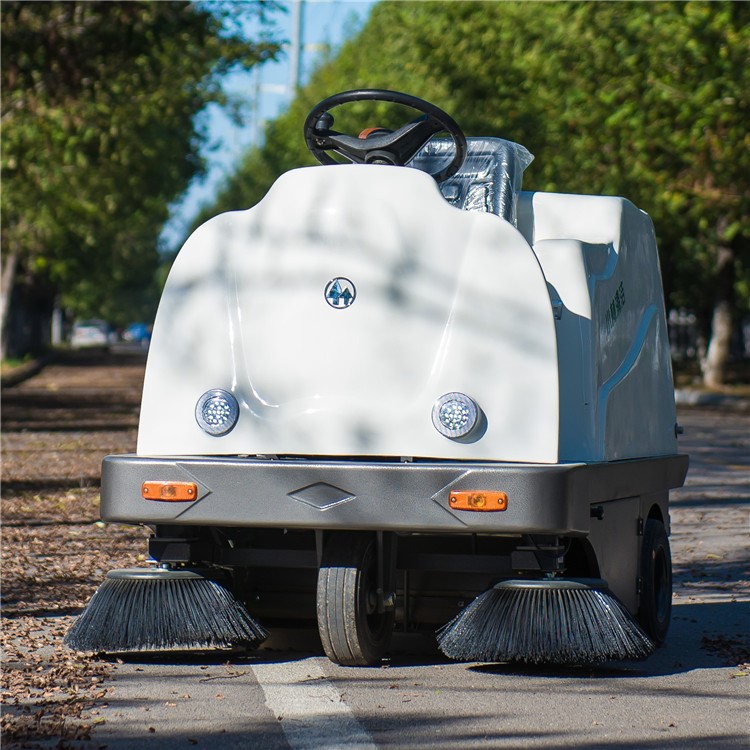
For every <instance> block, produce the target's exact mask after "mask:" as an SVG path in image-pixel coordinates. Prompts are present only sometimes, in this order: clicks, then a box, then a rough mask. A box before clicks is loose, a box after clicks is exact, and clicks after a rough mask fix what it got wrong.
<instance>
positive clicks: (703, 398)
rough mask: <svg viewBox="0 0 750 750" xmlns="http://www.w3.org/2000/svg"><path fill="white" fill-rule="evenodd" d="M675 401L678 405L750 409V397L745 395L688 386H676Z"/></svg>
mask: <svg viewBox="0 0 750 750" xmlns="http://www.w3.org/2000/svg"><path fill="white" fill-rule="evenodd" d="M674 402H675V404H676V405H677V406H714V407H717V408H732V409H738V410H742V411H746V410H750V399H748V398H744V397H743V396H733V395H731V394H728V393H710V392H706V391H697V390H689V389H687V388H675V392H674Z"/></svg>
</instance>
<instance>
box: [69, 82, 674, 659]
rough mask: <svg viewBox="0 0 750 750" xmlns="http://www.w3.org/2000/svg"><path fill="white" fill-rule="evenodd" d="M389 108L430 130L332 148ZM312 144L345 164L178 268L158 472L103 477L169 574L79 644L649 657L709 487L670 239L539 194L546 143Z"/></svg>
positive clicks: (619, 205)
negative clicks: (693, 465) (414, 642)
mask: <svg viewBox="0 0 750 750" xmlns="http://www.w3.org/2000/svg"><path fill="white" fill-rule="evenodd" d="M373 101H374V102H380V103H383V102H387V103H391V104H394V105H395V104H401V105H406V106H408V107H411V108H413V109H414V110H417V112H418V113H419V115H418V116H417V117H416V118H415V119H411V120H410V121H409V122H407V123H406V124H405V125H403V126H402V127H399V128H397V129H395V130H385V129H382V128H367V129H366V130H363V131H362V132H361V133H360V134H359V135H358V136H357V135H346V134H343V133H340V132H338V131H336V130H334V117H333V115H332V114H331V110H333V109H335V108H337V107H339V106H342V107H351V106H353V107H355V108H356V107H357V106H359V105H358V103H359V102H373ZM337 116H338V115H337ZM364 124H367V123H363V125H364ZM304 136H305V139H306V142H307V145H308V147H309V149H310V151H311V152H312V153H313V154H314V155H315V157H317V159H318V160H319V161H320V162H322V166H317V167H306V168H300V169H294V170H291V171H289V172H287V173H285V174H283V175H282V176H281V177H280V178H279V179H278V180H277V181H276V182H275V184H274V185H273V186H272V187H271V188H270V190H269V191H268V193H267V195H266V196H265V197H264V198H263V200H261V201H260V202H259V203H258V204H257V205H256V206H254V207H252V208H250V209H248V210H244V211H234V212H229V213H224V214H221V215H219V216H217V217H215V218H213V219H211V220H210V221H208V222H206V223H205V224H203V225H202V226H201V227H199V228H198V229H197V230H196V231H195V232H194V233H193V234H192V235H191V237H190V238H189V239H188V240H187V242H186V243H185V245H184V247H183V248H182V250H181V251H180V253H179V254H178V256H177V259H176V260H175V263H174V266H173V268H172V270H171V273H170V275H169V279H168V281H167V283H166V286H165V288H164V293H163V296H162V299H161V302H160V306H159V311H158V314H157V318H156V322H155V325H154V329H153V336H152V341H151V348H150V351H149V356H148V365H147V369H146V377H145V384H144V391H143V401H142V407H141V417H140V426H139V433H138V446H137V453H136V454H134V455H122V456H109V457H107V458H106V459H105V460H104V464H103V475H102V504H101V514H102V518H103V519H104V520H106V521H110V522H120V523H133V524H146V525H148V526H149V527H150V528H151V529H152V531H153V534H152V536H151V539H150V541H149V553H150V556H151V558H152V559H153V561H154V563H153V565H152V566H151V567H148V568H144V569H130V570H120V571H112V572H111V573H110V574H108V576H107V579H106V580H105V581H104V583H103V584H102V586H101V587H100V589H99V590H98V591H97V592H96V593H95V595H94V597H93V598H92V601H91V602H90V604H89V606H88V607H87V609H86V610H85V611H84V612H83V614H82V615H81V616H80V618H79V619H78V620H77V622H76V623H75V625H74V627H73V629H72V630H71V632H70V633H69V635H68V637H67V642H68V643H69V645H71V646H72V647H73V648H78V649H81V650H92V651H110V652H117V651H128V650H138V651H148V650H155V649H174V648H211V647H227V646H236V645H249V646H253V645H257V644H258V643H259V642H261V641H262V640H263V638H264V637H265V636H266V634H267V633H268V632H269V631H270V632H272V631H273V630H274V628H276V627H282V626H287V625H288V624H289V623H290V622H297V623H298V624H300V625H301V626H306V625H308V626H309V627H315V625H314V623H315V622H317V628H318V631H319V633H320V638H321V641H322V644H323V648H324V650H325V652H326V654H327V655H328V656H329V657H330V658H331V659H332V660H333V661H335V662H337V663H338V664H342V665H373V664H377V663H379V661H380V659H381V657H382V656H383V655H384V654H385V653H386V651H387V649H388V646H389V641H390V638H391V634H392V632H393V631H394V629H398V630H400V631H407V632H411V631H428V632H435V631H437V642H438V645H439V646H440V648H441V649H442V650H443V651H444V652H445V653H446V654H447V655H448V656H451V657H453V658H457V659H471V660H487V661H506V660H517V661H525V662H551V663H591V662H596V661H605V660H610V659H633V658H643V657H645V656H647V655H648V654H649V653H650V652H651V651H652V650H653V649H654V647H655V646H656V645H658V644H659V643H661V642H662V641H663V640H664V638H665V636H666V633H667V628H668V626H669V618H670V606H671V588H672V581H671V559H670V552H669V542H668V533H669V512H668V496H669V490H670V489H672V488H676V487H680V486H681V485H682V483H683V481H684V478H685V474H686V471H687V457H686V456H684V455H680V454H679V453H678V450H677V432H678V428H677V424H676V418H675V406H674V391H673V384H672V372H671V364H670V358H669V341H668V337H667V328H666V321H665V315H664V302H663V295H662V286H661V278H660V272H659V263H658V255H657V249H656V242H655V237H654V229H653V226H652V223H651V220H650V219H649V217H648V216H647V215H646V214H645V213H644V212H643V211H641V210H639V209H638V208H636V207H635V206H634V205H633V204H632V203H630V202H628V201H627V200H625V199H623V198H617V197H606V196H591V195H563V194H555V193H543V192H533V193H530V192H522V191H521V177H522V173H523V171H524V169H525V168H526V167H527V166H528V164H529V163H530V162H531V159H532V157H531V155H530V154H529V153H528V151H527V150H526V149H525V148H523V147H522V146H520V145H518V144H515V143H511V142H509V141H505V140H502V139H499V138H489V137H488V138H466V137H465V136H464V134H463V133H462V131H461V129H460V128H459V126H458V125H457V124H456V122H455V121H454V120H453V119H452V118H451V117H450V116H449V115H447V114H446V113H445V112H443V111H442V110H440V109H438V108H437V107H435V106H434V105H432V104H429V103H428V102H425V101H423V100H421V99H417V98H415V97H412V96H408V95H405V94H400V93H397V92H390V91H383V90H369V89H367V90H358V91H350V92H344V93H341V94H337V95H335V96H332V97H330V98H328V99H326V100H324V101H323V102H321V103H320V104H318V105H317V106H316V107H315V108H314V109H313V110H312V112H311V113H310V115H309V116H308V118H307V120H306V122H305V125H304ZM334 155H335V156H334ZM342 158H343V159H344V160H345V161H347V162H352V163H338V162H339V161H340V160H341V159H342Z"/></svg>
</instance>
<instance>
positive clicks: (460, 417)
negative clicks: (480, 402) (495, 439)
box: [432, 392, 486, 441]
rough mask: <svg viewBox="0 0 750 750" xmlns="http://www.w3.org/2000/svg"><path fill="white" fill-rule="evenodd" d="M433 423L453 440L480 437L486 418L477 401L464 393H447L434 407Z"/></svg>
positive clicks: (469, 439) (467, 439)
mask: <svg viewBox="0 0 750 750" xmlns="http://www.w3.org/2000/svg"><path fill="white" fill-rule="evenodd" d="M432 424H433V425H435V429H436V430H437V431H438V432H439V433H440V434H441V435H445V437H447V438H451V440H459V441H471V440H472V438H473V439H477V440H478V439H479V438H480V437H481V436H482V434H483V432H484V430H483V426H486V419H485V418H484V414H483V413H482V410H481V409H480V408H479V407H478V406H477V404H476V402H475V401H474V400H473V399H471V398H469V397H468V396H467V395H466V394H464V393H457V392H453V393H446V394H445V395H444V396H441V397H440V398H439V399H438V400H437V401H436V402H435V405H434V406H433V407H432Z"/></svg>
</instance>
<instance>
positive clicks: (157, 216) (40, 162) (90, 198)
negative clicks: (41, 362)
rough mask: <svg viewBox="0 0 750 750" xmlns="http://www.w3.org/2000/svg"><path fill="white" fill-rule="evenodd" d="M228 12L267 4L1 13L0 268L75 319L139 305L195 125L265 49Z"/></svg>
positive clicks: (187, 172) (188, 167)
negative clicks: (43, 290)
mask: <svg viewBox="0 0 750 750" xmlns="http://www.w3.org/2000/svg"><path fill="white" fill-rule="evenodd" d="M241 10H243V11H245V12H247V11H248V10H249V11H251V12H254V13H265V12H266V10H267V5H263V4H260V3H258V2H254V3H224V4H218V3H214V4H210V5H209V4H200V5H196V4H193V3H189V2H182V1H179V2H168V3H154V2H45V3H37V2H4V3H3V5H2V21H3V23H2V123H3V143H2V167H3V191H2V243H3V262H4V266H6V265H7V263H9V262H10V261H11V260H13V261H15V263H16V268H17V269H18V272H17V273H19V274H22V275H23V277H24V278H26V279H28V280H30V283H32V284H37V285H45V286H46V287H47V288H49V289H50V293H54V292H58V293H59V294H60V295H61V297H62V301H63V303H64V304H65V306H67V307H69V308H71V309H72V310H73V311H74V312H75V313H78V314H80V315H91V314H98V315H104V316H106V317H109V318H110V319H111V320H113V321H114V322H117V321H118V320H119V322H124V321H125V320H126V319H127V318H128V317H129V316H131V315H135V314H137V312H136V311H140V312H143V310H142V306H143V305H144V304H145V305H153V303H154V301H155V300H156V297H157V290H156V288H155V284H154V281H153V280H154V277H155V269H156V267H157V265H158V262H159V257H158V253H157V239H158V236H159V233H160V231H161V228H162V226H163V224H164V222H165V220H166V218H167V214H168V207H169V204H170V203H171V202H172V201H174V200H175V199H176V198H177V196H179V194H180V193H182V192H183V191H184V190H185V189H186V188H187V186H188V184H189V182H190V181H191V179H192V178H193V177H195V176H196V175H197V174H199V173H200V172H201V170H202V169H203V162H202V159H201V156H200V149H201V146H202V144H203V143H204V142H205V140H206V133H205V132H203V131H202V130H201V128H200V124H199V121H197V120H196V115H198V113H200V112H201V111H202V110H203V109H204V107H205V106H206V105H207V104H208V103H209V102H219V103H222V102H223V93H222V90H221V77H222V75H223V74H224V73H225V72H226V71H227V70H229V69H230V68H232V67H233V66H242V67H244V68H249V67H250V66H252V65H254V64H255V63H257V62H258V61H260V60H264V59H267V58H269V57H270V56H272V55H274V54H275V53H276V51H277V45H276V44H274V43H272V42H271V41H269V40H262V39H261V40H260V41H256V42H253V41H251V40H249V39H248V38H247V37H246V35H245V34H244V33H243V32H242V30H241V28H240V27H239V26H238V25H236V24H234V25H233V24H232V23H231V21H232V18H233V17H234V16H236V15H237V14H238V13H239V12H240V11H241ZM196 123H198V124H196ZM16 278H18V276H16ZM7 291H8V290H7V289H5V290H4V292H7ZM6 298H7V295H6Z"/></svg>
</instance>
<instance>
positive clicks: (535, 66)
mask: <svg viewBox="0 0 750 750" xmlns="http://www.w3.org/2000/svg"><path fill="white" fill-rule="evenodd" d="M749 60H750V4H748V3H731V2H727V3H721V2H720V3H671V2H670V3H664V2H657V3H523V2H522V3H513V2H503V3H497V2H471V3H467V2H437V3H433V2H383V3H380V4H379V5H377V6H375V8H374V9H373V12H372V14H371V16H370V19H369V21H368V23H367V25H366V26H365V27H364V28H363V30H362V31H361V33H360V34H359V35H358V36H357V37H356V38H354V39H352V40H351V41H350V42H348V43H347V44H345V45H344V46H343V47H342V49H341V51H340V53H339V54H338V55H337V56H336V57H335V59H333V60H332V61H330V62H329V63H327V64H326V65H324V66H323V67H321V68H320V69H319V70H318V71H317V72H316V74H315V75H314V76H313V77H312V79H311V81H310V83H309V84H308V85H307V86H306V87H305V88H304V89H303V90H301V91H300V92H299V95H298V96H297V98H296V99H295V100H294V102H293V103H292V104H291V106H290V108H289V110H288V112H286V113H285V114H284V115H283V116H282V117H280V118H279V119H278V120H276V121H275V122H273V123H272V124H271V125H270V126H269V128H268V131H267V133H266V142H265V145H264V147H263V148H262V149H255V150H253V151H251V152H250V153H249V154H248V155H247V156H246V158H245V160H244V161H243V163H242V164H241V165H240V168H239V169H238V170H237V172H236V173H235V174H234V175H233V176H232V177H231V178H230V179H229V180H228V181H227V183H226V185H225V187H224V189H223V190H222V191H221V192H220V194H219V196H218V198H217V201H216V203H215V204H214V205H213V206H211V207H209V208H207V209H206V210H205V211H204V213H203V214H202V217H201V218H205V217H206V216H208V215H210V214H211V213H215V212H216V211H217V210H225V209H229V208H242V207H247V206H248V205H252V204H253V203H255V202H256V201H257V200H259V199H260V198H261V197H262V195H263V194H264V193H265V191H266V189H267V188H268V186H269V185H270V183H271V182H272V181H273V179H274V178H275V177H276V176H277V175H278V174H279V173H280V172H282V171H284V170H286V169H289V168H292V167H294V166H299V165H303V164H309V163H312V160H311V157H310V156H309V154H307V153H306V151H305V147H304V144H303V141H302V136H301V125H302V122H303V121H304V118H305V116H306V114H307V111H309V109H310V108H311V107H312V106H313V105H314V104H315V103H316V102H317V101H319V100H320V99H322V98H324V97H325V96H328V95H330V94H331V93H333V92H336V91H340V90H345V89H351V88H356V87H359V86H369V87H383V88H393V89H401V90H404V91H409V92H411V93H414V94H417V95H418V96H421V97H423V98H426V99H429V100H431V101H433V102H435V103H436V104H438V105H439V106H441V107H443V108H444V109H446V110H447V111H448V112H450V113H452V114H453V115H454V116H455V117H456V119H457V120H458V122H459V123H460V124H461V125H462V127H463V128H464V130H465V131H466V132H467V133H468V134H471V135H496V136H501V137H505V138H509V139H511V140H515V141H518V142H520V143H523V144H524V145H525V146H527V147H528V148H529V149H530V150H531V151H532V153H534V154H535V156H536V160H535V161H534V163H533V164H532V166H531V167H530V169H529V171H528V172H527V174H526V175H525V186H526V187H527V188H529V189H538V190H556V191H561V192H581V193H602V194H619V195H625V196H626V197H628V198H630V199H631V200H633V201H634V202H635V203H636V204H637V205H639V206H640V207H642V208H643V209H644V210H646V211H647V212H648V213H649V214H651V216H652V218H653V219H654V222H655V225H656V229H657V234H658V237H659V241H660V249H661V257H662V267H663V273H664V280H665V290H666V292H667V296H668V298H669V301H670V303H671V304H673V305H677V306H687V307H690V308H691V309H693V310H694V311H695V312H696V313H697V314H698V315H699V317H700V318H701V319H702V320H703V321H704V324H705V327H706V329H707V330H710V331H711V337H710V338H711V344H710V346H709V349H708V354H707V356H706V357H705V358H704V362H703V366H704V377H705V379H706V382H708V383H710V384H713V385H715V384H719V383H720V382H721V381H722V379H723V377H724V369H725V365H726V360H727V356H728V351H729V350H728V346H729V331H730V330H731V325H732V323H731V316H732V313H733V312H738V311H739V312H742V311H747V310H748V307H749V306H750V298H749V295H748V291H750V279H749V278H748V267H749V266H750V263H748V260H750V219H749V218H748V217H749V216H750V210H749V208H750V207H749V206H748V201H750V185H749V184H748V182H749V181H750V148H749V147H750V135H748V133H749V129H748V127H747V123H748V122H750V112H748V108H749V102H748V99H749V97H750V66H749V65H748V61H749ZM369 111H371V112H372V115H371V118H372V119H370V120H367V119H364V120H363V119H362V117H363V113H366V112H368V110H367V109H366V108H365V107H364V106H363V107H360V108H359V109H358V110H357V111H355V112H354V116H353V117H351V118H348V119H347V118H346V117H345V116H344V117H342V118H341V120H339V119H338V118H337V123H336V124H337V126H338V125H341V127H342V129H346V127H347V126H348V125H349V123H351V127H352V129H354V128H355V127H357V126H358V125H361V124H362V122H363V121H364V122H366V123H368V124H378V125H385V126H387V125H388V124H391V123H390V122H389V120H388V117H387V115H386V114H385V113H381V112H379V111H377V110H369Z"/></svg>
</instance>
